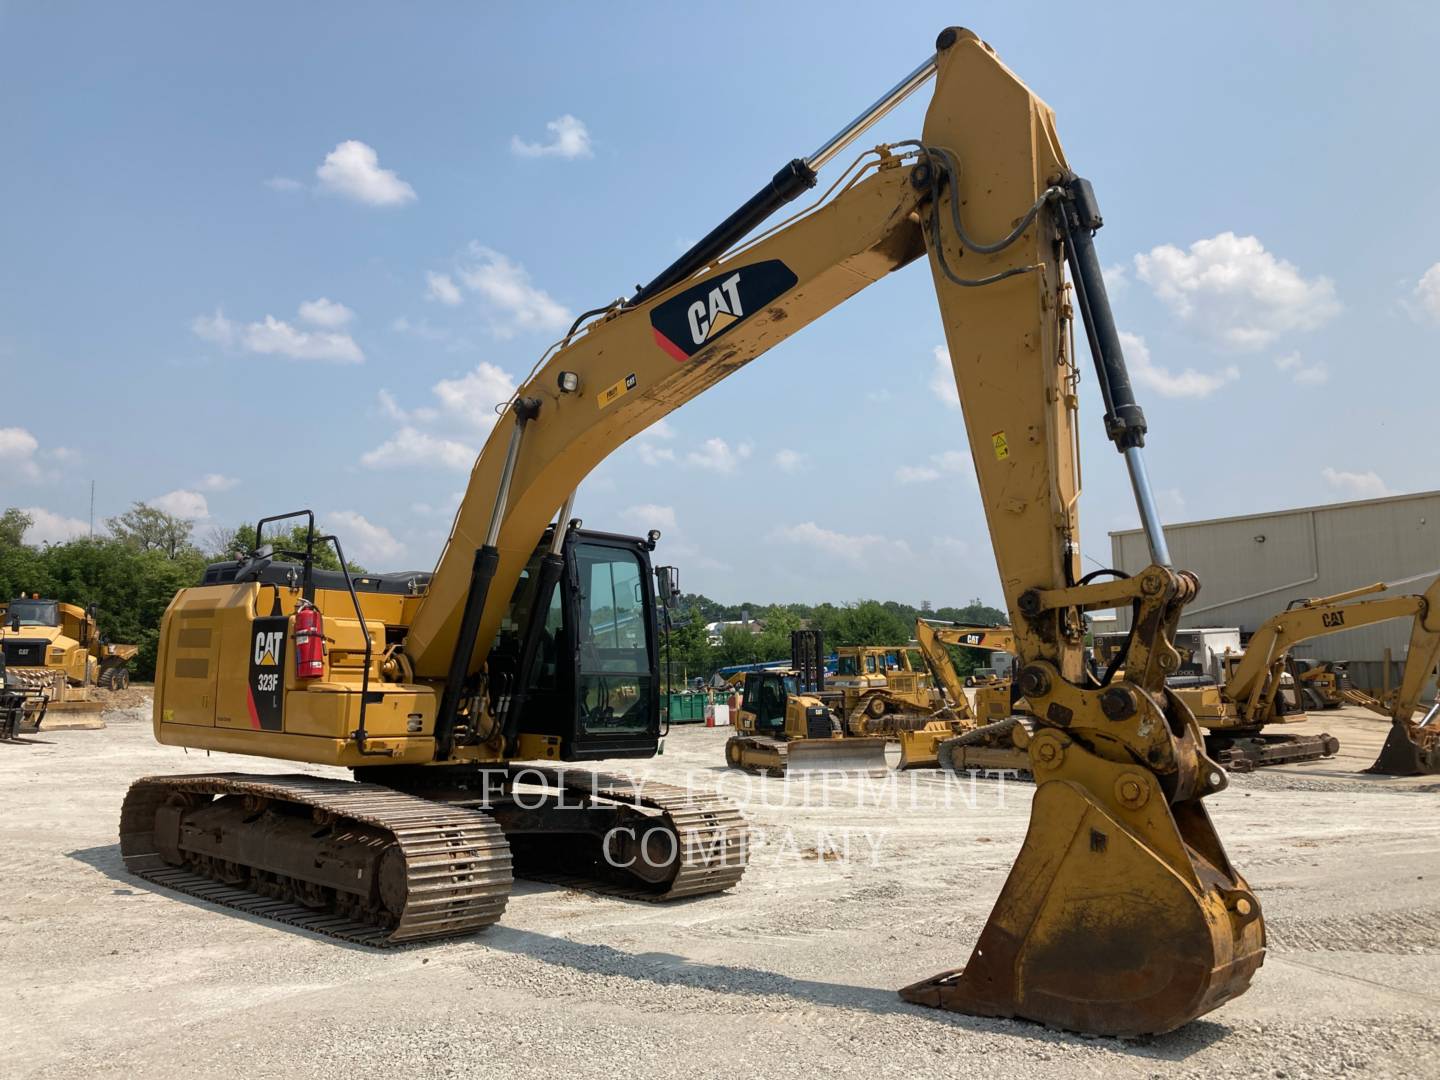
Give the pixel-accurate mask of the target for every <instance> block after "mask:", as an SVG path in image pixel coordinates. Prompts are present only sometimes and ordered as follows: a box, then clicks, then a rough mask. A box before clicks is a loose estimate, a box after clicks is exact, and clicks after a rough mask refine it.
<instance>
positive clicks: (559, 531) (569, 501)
mask: <svg viewBox="0 0 1440 1080" xmlns="http://www.w3.org/2000/svg"><path fill="white" fill-rule="evenodd" d="M574 509H575V492H573V491H572V492H570V494H569V495H567V496H566V497H565V502H564V503H563V504H561V507H560V513H558V514H556V515H555V531H554V532H553V533H552V534H551V536H550V554H551V555H559V554H560V552H561V550H562V549H563V548H564V547H565V534H566V533H567V532H569V531H570V512H571V511H572V510H574Z"/></svg>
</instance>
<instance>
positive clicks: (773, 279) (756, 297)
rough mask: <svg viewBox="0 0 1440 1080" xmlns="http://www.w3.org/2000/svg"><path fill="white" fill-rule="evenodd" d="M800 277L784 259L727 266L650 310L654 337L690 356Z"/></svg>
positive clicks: (675, 352)
mask: <svg viewBox="0 0 1440 1080" xmlns="http://www.w3.org/2000/svg"><path fill="white" fill-rule="evenodd" d="M797 280H799V279H797V278H796V277H795V274H794V273H793V272H792V271H791V269H790V268H789V267H788V266H786V265H785V264H784V263H783V262H781V261H780V260H779V259H768V260H766V261H765V262H758V263H752V264H751V265H749V266H742V267H739V268H738V269H727V270H726V272H725V273H722V274H720V275H718V276H716V277H712V278H710V279H709V280H708V281H702V282H700V283H699V284H698V285H692V286H691V287H690V288H688V289H686V290H685V291H684V292H682V293H679V294H678V295H676V296H672V297H671V298H670V299H669V300H666V301H665V302H664V303H663V304H660V305H659V306H657V307H656V308H655V309H654V310H653V311H652V312H651V313H650V325H651V327H652V328H653V329H654V332H655V342H656V344H658V345H659V346H660V347H661V348H662V349H664V350H665V351H666V352H667V353H669V354H670V355H671V356H673V357H674V358H675V359H676V360H688V359H689V358H690V357H692V356H694V355H695V354H696V353H697V352H699V351H700V350H701V349H703V348H704V347H705V346H706V345H709V344H710V343H711V342H712V341H714V340H715V339H716V338H718V337H720V335H722V334H725V333H728V332H729V331H730V330H733V329H734V328H735V327H736V326H738V325H739V324H740V323H742V322H744V321H745V320H746V319H748V318H750V317H751V316H752V315H754V314H755V313H756V312H757V311H761V310H763V309H764V307H765V305H766V304H769V303H770V302H771V301H773V300H774V299H775V298H776V297H778V296H780V295H781V294H782V293H784V292H787V291H788V290H790V289H792V288H794V286H795V283H796V281H797Z"/></svg>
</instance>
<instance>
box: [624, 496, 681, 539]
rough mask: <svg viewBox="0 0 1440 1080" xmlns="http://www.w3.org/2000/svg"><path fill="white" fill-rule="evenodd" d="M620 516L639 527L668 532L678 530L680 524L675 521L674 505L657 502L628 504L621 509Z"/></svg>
mask: <svg viewBox="0 0 1440 1080" xmlns="http://www.w3.org/2000/svg"><path fill="white" fill-rule="evenodd" d="M620 516H621V517H622V518H623V519H624V520H626V521H628V522H630V523H631V524H633V525H634V526H635V527H636V528H637V529H645V530H649V529H663V530H665V531H666V532H671V533H673V532H678V531H679V528H680V526H679V525H677V524H676V523H675V508H674V507H673V506H659V505H657V504H655V503H641V504H639V505H638V506H627V507H626V508H625V509H624V510H621V511H620Z"/></svg>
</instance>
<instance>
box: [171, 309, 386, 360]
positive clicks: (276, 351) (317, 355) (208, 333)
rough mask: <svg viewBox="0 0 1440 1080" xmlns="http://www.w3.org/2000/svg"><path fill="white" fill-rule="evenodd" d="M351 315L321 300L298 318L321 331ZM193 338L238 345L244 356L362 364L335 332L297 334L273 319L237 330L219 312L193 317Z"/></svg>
mask: <svg viewBox="0 0 1440 1080" xmlns="http://www.w3.org/2000/svg"><path fill="white" fill-rule="evenodd" d="M354 314H355V313H354V312H353V311H351V310H350V309H349V308H347V307H346V306H345V305H344V304H340V303H336V302H335V301H333V300H327V299H325V298H324V297H321V298H320V299H319V300H306V301H305V302H304V303H302V304H301V305H300V317H301V318H302V319H304V320H306V321H308V322H311V323H314V324H316V325H319V326H322V327H338V326H341V325H343V324H344V323H346V322H349V321H350V319H351V318H353V317H354ZM190 330H191V332H193V333H194V334H195V336H196V337H198V338H200V339H202V340H204V341H210V342H214V343H215V344H217V345H224V346H227V347H228V346H232V345H238V346H239V347H240V348H242V349H244V350H246V351H247V352H253V353H260V354H261V355H266V356H271V355H278V356H287V357H289V358H290V359H291V360H325V361H333V362H335V363H340V364H362V363H364V362H365V354H364V352H362V351H361V349H360V346H359V345H358V344H356V342H355V339H354V338H352V337H351V336H350V335H349V334H346V333H342V332H340V331H339V330H336V329H321V330H301V329H298V328H297V327H295V326H292V325H291V324H290V323H288V322H285V321H284V320H282V319H277V318H275V316H273V315H266V316H265V321H264V322H252V323H249V324H247V325H246V326H244V327H243V328H241V327H237V326H236V325H235V324H234V323H233V322H231V321H230V320H229V319H227V318H226V317H225V313H224V312H223V311H221V310H220V309H219V308H216V309H215V314H214V315H197V316H196V317H195V318H193V319H191V320H190Z"/></svg>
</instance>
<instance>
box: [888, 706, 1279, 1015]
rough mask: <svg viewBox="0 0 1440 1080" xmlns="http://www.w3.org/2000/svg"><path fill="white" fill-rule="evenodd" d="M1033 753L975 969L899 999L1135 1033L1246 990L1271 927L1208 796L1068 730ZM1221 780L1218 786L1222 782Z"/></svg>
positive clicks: (1039, 740)
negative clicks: (1023, 811)
mask: <svg viewBox="0 0 1440 1080" xmlns="http://www.w3.org/2000/svg"><path fill="white" fill-rule="evenodd" d="M1191 723H1192V724H1193V721H1192V722H1191ZM1027 749H1028V751H1029V754H1030V760H1031V768H1032V771H1033V773H1034V776H1035V779H1036V781H1037V783H1038V785H1039V786H1038V788H1037V790H1036V792H1035V800H1034V804H1033V806H1032V808H1031V812H1030V830H1029V832H1028V833H1027V834H1026V836H1025V843H1024V846H1023V847H1022V848H1021V849H1020V855H1019V857H1018V858H1017V859H1016V861H1015V865H1014V867H1013V868H1012V869H1011V871H1010V877H1009V879H1008V880H1007V881H1006V882H1005V887H1004V889H1003V890H1002V891H1001V893H1000V897H999V899H998V900H997V901H996V904H995V909H994V911H993V912H992V913H991V915H990V919H989V921H988V922H987V923H986V924H985V929H984V930H983V931H982V932H981V935H980V938H979V941H978V942H977V943H976V945H975V950H974V952H973V953H972V955H971V957H970V962H969V964H968V965H967V966H966V967H965V968H963V969H960V970H956V971H947V972H942V973H941V974H940V975H937V976H935V977H934V978H931V979H926V980H925V981H923V982H919V983H915V984H914V985H912V986H907V987H906V988H905V989H903V990H901V991H900V995H901V997H903V998H904V999H905V1000H907V1001H911V1002H914V1003H916V1004H919V1005H929V1006H931V1007H934V1008H942V1009H949V1010H953V1011H956V1012H964V1013H970V1014H972V1015H980V1016H1003V1017H1022V1018H1025V1019H1029V1020H1037V1021H1039V1022H1041V1023H1044V1024H1047V1025H1050V1026H1052V1027H1058V1028H1063V1029H1068V1030H1071V1031H1083V1032H1088V1033H1091V1034H1097V1035H1119V1036H1134V1035H1145V1034H1159V1033H1161V1032H1166V1031H1171V1030H1174V1029H1175V1028H1177V1027H1180V1026H1181V1025H1182V1024H1185V1023H1187V1022H1188V1021H1190V1020H1193V1019H1195V1017H1197V1016H1200V1015H1203V1014H1204V1013H1207V1012H1209V1011H1210V1010H1211V1009H1214V1008H1216V1007H1217V1006H1219V1005H1220V1004H1222V1003H1224V1002H1225V1001H1228V1000H1229V999H1230V998H1233V997H1236V996H1237V995H1239V994H1241V993H1243V992H1244V991H1245V989H1246V987H1247V986H1248V985H1249V983H1250V977H1251V975H1252V974H1253V973H1254V972H1255V970H1256V969H1257V968H1258V967H1259V966H1260V963H1261V960H1262V959H1263V958H1264V955H1265V932H1264V924H1263V923H1262V922H1261V920H1260V907H1259V903H1258V902H1257V901H1256V899H1255V897H1254V894H1253V893H1251V891H1250V889H1249V887H1248V886H1247V885H1246V884H1245V880H1244V879H1243V878H1242V877H1240V876H1239V875H1238V874H1237V873H1236V872H1235V871H1234V869H1233V868H1231V866H1230V864H1229V862H1228V860H1227V859H1226V857H1225V853H1224V849H1223V848H1222V847H1221V845H1220V842H1219V840H1218V839H1217V837H1216V835H1215V831H1214V828H1213V827H1212V826H1211V824H1210V819H1209V816H1208V815H1207V814H1206V812H1205V809H1204V807H1203V806H1202V805H1201V802H1200V800H1199V798H1195V797H1191V798H1186V799H1181V800H1178V801H1176V802H1173V803H1172V802H1171V801H1170V800H1169V798H1167V795H1166V792H1165V790H1164V789H1163V788H1162V787H1161V785H1160V781H1159V779H1158V778H1157V777H1156V775H1155V774H1154V773H1152V772H1150V771H1149V770H1146V769H1140V768H1135V767H1131V766H1127V765H1124V764H1120V763H1118V762H1114V761H1110V760H1107V759H1104V758H1100V757H1098V756H1096V755H1095V754H1093V753H1091V752H1089V751H1087V750H1086V749H1085V748H1084V747H1082V746H1081V745H1080V744H1078V743H1076V742H1074V741H1073V740H1071V739H1070V738H1069V737H1068V736H1067V735H1065V734H1064V733H1063V732H1058V731H1054V730H1049V729H1047V730H1045V731H1043V732H1040V733H1037V734H1036V735H1035V736H1034V737H1033V738H1031V739H1030V740H1029V746H1028V747H1027ZM1209 768H1213V770H1214V771H1213V773H1208V774H1207V776H1206V777H1205V780H1206V781H1207V782H1208V783H1209V784H1210V786H1212V787H1214V788H1216V789H1217V790H1218V789H1219V788H1221V787H1223V786H1224V777H1223V773H1222V772H1221V771H1220V770H1219V768H1218V767H1217V766H1213V765H1212V766H1210V767H1209Z"/></svg>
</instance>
